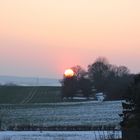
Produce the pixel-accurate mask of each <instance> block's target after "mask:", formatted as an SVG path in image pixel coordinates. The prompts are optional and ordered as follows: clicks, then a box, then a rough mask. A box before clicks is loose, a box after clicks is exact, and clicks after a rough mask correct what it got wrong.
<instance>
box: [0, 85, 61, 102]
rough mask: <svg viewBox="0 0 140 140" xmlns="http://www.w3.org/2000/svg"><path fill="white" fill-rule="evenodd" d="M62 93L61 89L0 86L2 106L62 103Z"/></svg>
mask: <svg viewBox="0 0 140 140" xmlns="http://www.w3.org/2000/svg"><path fill="white" fill-rule="evenodd" d="M60 92H61V89H60V87H49V86H41V87H31V86H30V87H26V86H24V87H23V86H0V104H21V103H22V102H23V101H24V100H25V101H26V102H25V103H51V102H52V103H54V102H60V101H61V96H60ZM28 97H30V98H28ZM26 98H27V99H26ZM23 103H24V102H23Z"/></svg>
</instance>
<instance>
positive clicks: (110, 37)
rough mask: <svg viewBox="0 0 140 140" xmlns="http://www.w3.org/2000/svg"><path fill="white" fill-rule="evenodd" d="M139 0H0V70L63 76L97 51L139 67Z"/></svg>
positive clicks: (113, 61)
mask: <svg viewBox="0 0 140 140" xmlns="http://www.w3.org/2000/svg"><path fill="white" fill-rule="evenodd" d="M139 5H140V1H139V0H133V1H132V0H130V1H128V0H124V1H122V0H118V1H112V0H107V1H104V0H98V1H93V0H88V1H87V0H76V1H75V0H71V1H64V0H59V1H57V0H40V1H39V0H31V1H28V0H20V1H19V0H13V1H10V0H6V1H1V2H0V17H1V19H0V23H1V24H0V75H9V76H20V77H47V78H55V79H60V78H62V76H63V74H64V71H65V69H68V68H70V67H73V66H75V65H80V66H82V67H83V68H84V69H87V66H88V65H90V64H92V63H93V62H94V61H95V60H96V59H97V58H98V57H101V56H103V57H106V58H107V59H108V61H109V63H111V64H115V65H117V66H120V65H124V66H126V67H128V69H129V70H130V72H131V73H139V72H140V66H139V61H138V60H140V38H139V37H140V26H139V25H140V7H139Z"/></svg>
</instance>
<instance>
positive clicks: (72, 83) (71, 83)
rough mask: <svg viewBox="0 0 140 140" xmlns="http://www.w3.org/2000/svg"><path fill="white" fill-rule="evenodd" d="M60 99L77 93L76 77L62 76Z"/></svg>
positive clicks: (71, 96)
mask: <svg viewBox="0 0 140 140" xmlns="http://www.w3.org/2000/svg"><path fill="white" fill-rule="evenodd" d="M61 83H62V99H63V98H64V97H66V98H67V99H68V98H69V97H70V98H71V99H72V98H73V97H74V95H75V94H76V93H77V79H76V76H72V77H64V78H63V80H62V82H61Z"/></svg>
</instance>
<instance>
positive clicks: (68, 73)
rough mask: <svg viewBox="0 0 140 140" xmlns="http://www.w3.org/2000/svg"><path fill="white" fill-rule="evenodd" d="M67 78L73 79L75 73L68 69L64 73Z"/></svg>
mask: <svg viewBox="0 0 140 140" xmlns="http://www.w3.org/2000/svg"><path fill="white" fill-rule="evenodd" d="M64 76H65V77H73V76H74V71H73V70H72V69H66V70H65V73H64Z"/></svg>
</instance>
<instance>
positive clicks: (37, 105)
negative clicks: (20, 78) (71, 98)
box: [0, 86, 122, 140]
mask: <svg viewBox="0 0 140 140" xmlns="http://www.w3.org/2000/svg"><path fill="white" fill-rule="evenodd" d="M60 91H61V89H60V87H19V86H15V87H4V86H1V87H0V119H1V129H2V130H6V131H1V132H0V140H73V139H74V140H85V139H86V140H91V139H92V140H104V139H106V138H110V137H111V136H113V137H114V138H121V131H118V130H119V123H120V121H121V118H120V117H119V114H121V113H122V105H121V103H122V101H104V102H98V101H79V102H61V98H60V97H61V96H60V95H61V94H60ZM19 126H22V130H21V131H20V132H18V131H16V130H19V128H21V127H19ZM28 126H31V127H30V128H35V130H36V131H32V129H30V128H29V127H28ZM99 126H102V127H103V126H104V127H115V130H108V131H106V130H104V131H100V130H99V131H95V130H96V129H95V130H94V129H93V130H92V131H89V128H90V129H91V128H92V127H93V128H98V127H99ZM27 127H28V129H27ZM77 127H78V129H79V128H80V130H81V129H82V131H75V128H76V129H77ZM36 128H37V129H36ZM38 128H39V129H38ZM66 128H68V130H69V129H70V130H72V131H70V130H69V131H66V130H67V129H66ZM83 128H84V129H83ZM44 129H45V130H49V131H42V130H44ZM8 130H14V131H8ZM23 130H24V131H23ZM25 130H28V131H25ZM29 130H30V131H29ZM37 130H40V131H37ZM53 130H55V131H53ZM85 130H86V131H85ZM116 130H117V131H116Z"/></svg>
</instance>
